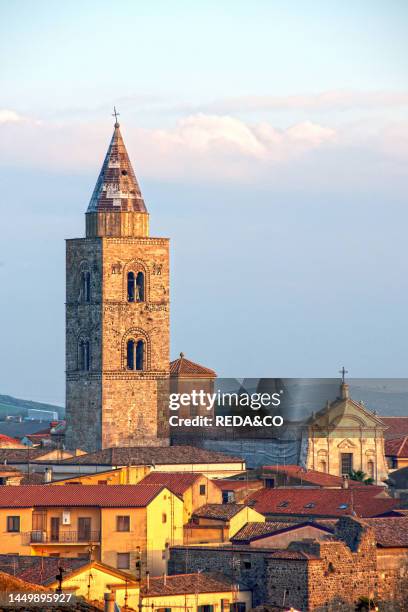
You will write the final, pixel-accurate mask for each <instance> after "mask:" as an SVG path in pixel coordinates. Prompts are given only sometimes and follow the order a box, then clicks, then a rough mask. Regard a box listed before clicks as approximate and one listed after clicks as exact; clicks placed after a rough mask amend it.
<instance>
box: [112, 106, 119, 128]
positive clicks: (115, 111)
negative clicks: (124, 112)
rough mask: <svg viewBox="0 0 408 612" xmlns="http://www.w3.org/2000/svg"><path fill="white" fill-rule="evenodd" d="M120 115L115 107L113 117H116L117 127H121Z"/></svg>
mask: <svg viewBox="0 0 408 612" xmlns="http://www.w3.org/2000/svg"><path fill="white" fill-rule="evenodd" d="M119 115H120V113H118V112H117V110H116V106H114V107H113V113H112V117H115V127H119V121H118V117H119Z"/></svg>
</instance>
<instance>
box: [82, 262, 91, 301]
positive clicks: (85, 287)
mask: <svg viewBox="0 0 408 612" xmlns="http://www.w3.org/2000/svg"><path fill="white" fill-rule="evenodd" d="M81 298H82V300H81V301H82V302H85V304H89V302H90V301H91V273H90V272H89V271H88V270H85V271H84V272H82V273H81Z"/></svg>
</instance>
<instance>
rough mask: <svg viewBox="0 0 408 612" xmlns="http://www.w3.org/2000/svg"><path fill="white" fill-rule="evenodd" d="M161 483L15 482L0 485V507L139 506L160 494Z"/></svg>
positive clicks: (141, 506)
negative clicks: (26, 483)
mask: <svg viewBox="0 0 408 612" xmlns="http://www.w3.org/2000/svg"><path fill="white" fill-rule="evenodd" d="M163 488H164V487H163V486H162V485H153V484H150V485H147V484H144V485H140V484H137V485H87V486H83V485H70V486H52V485H51V486H50V485H18V486H9V487H0V508H32V507H35V506H44V507H45V506H49V507H54V506H57V507H64V506H82V507H91V506H93V507H98V508H143V507H145V506H147V505H148V504H149V503H150V502H151V501H152V500H153V499H154V498H155V497H156V495H158V493H160V491H161V490H162V489H163Z"/></svg>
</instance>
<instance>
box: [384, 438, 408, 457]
mask: <svg viewBox="0 0 408 612" xmlns="http://www.w3.org/2000/svg"><path fill="white" fill-rule="evenodd" d="M384 446H385V454H386V456H387V457H400V458H404V459H408V436H404V437H402V438H393V439H392V440H386V441H385V445H384Z"/></svg>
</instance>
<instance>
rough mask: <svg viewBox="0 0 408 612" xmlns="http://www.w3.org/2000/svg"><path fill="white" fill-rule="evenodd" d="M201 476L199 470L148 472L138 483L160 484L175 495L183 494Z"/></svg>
mask: <svg viewBox="0 0 408 612" xmlns="http://www.w3.org/2000/svg"><path fill="white" fill-rule="evenodd" d="M202 476H203V475H202V474H200V473H199V472H150V474H148V475H147V476H145V478H143V480H141V481H140V482H139V484H161V485H164V486H165V487H167V488H168V489H169V491H172V492H173V493H175V494H176V495H183V493H185V492H186V491H187V489H189V488H190V487H191V486H192V485H193V484H194V483H195V482H196V481H197V480H198V479H199V478H202Z"/></svg>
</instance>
